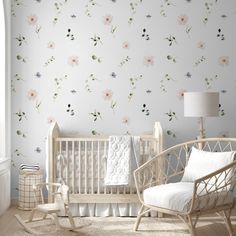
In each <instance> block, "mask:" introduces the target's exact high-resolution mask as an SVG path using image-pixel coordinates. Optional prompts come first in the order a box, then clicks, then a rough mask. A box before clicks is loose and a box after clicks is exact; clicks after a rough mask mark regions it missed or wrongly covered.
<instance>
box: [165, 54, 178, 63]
mask: <svg viewBox="0 0 236 236" xmlns="http://www.w3.org/2000/svg"><path fill="white" fill-rule="evenodd" d="M166 58H167V60H169V61H172V62H174V63H176V62H177V60H176V57H174V56H171V55H167V57H166Z"/></svg>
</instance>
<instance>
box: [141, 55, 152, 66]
mask: <svg viewBox="0 0 236 236" xmlns="http://www.w3.org/2000/svg"><path fill="white" fill-rule="evenodd" d="M143 64H144V65H145V66H153V65H154V57H153V56H146V57H144V58H143Z"/></svg>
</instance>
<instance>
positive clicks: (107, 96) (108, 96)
mask: <svg viewBox="0 0 236 236" xmlns="http://www.w3.org/2000/svg"><path fill="white" fill-rule="evenodd" d="M112 96H113V92H112V90H110V89H106V90H105V91H103V98H104V100H111V99H112Z"/></svg>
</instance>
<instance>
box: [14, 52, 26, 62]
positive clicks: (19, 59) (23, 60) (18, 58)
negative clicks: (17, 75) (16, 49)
mask: <svg viewBox="0 0 236 236" xmlns="http://www.w3.org/2000/svg"><path fill="white" fill-rule="evenodd" d="M16 59H17V60H18V61H22V62H24V63H26V59H25V58H24V57H22V56H21V55H19V54H18V55H17V56H16Z"/></svg>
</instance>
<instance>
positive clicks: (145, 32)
mask: <svg viewBox="0 0 236 236" xmlns="http://www.w3.org/2000/svg"><path fill="white" fill-rule="evenodd" d="M142 37H143V38H144V39H146V40H149V39H150V37H149V34H147V30H146V29H145V28H144V29H143V33H142Z"/></svg>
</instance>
